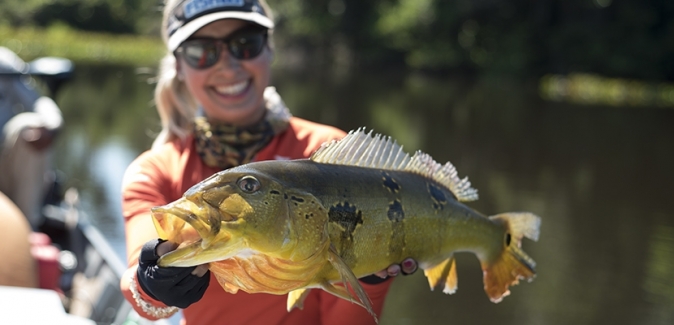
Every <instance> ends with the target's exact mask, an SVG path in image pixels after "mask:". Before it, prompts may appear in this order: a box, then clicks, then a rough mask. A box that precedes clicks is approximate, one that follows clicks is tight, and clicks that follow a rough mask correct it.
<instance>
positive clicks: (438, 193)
mask: <svg viewBox="0 0 674 325" xmlns="http://www.w3.org/2000/svg"><path fill="white" fill-rule="evenodd" d="M428 193H429V194H430V195H431V200H433V208H434V209H436V210H442V208H443V207H444V205H445V204H447V197H446V196H445V193H444V192H443V191H442V190H441V189H440V188H439V187H437V186H435V185H433V184H431V183H428Z"/></svg>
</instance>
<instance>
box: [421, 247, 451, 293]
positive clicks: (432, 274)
mask: <svg viewBox="0 0 674 325" xmlns="http://www.w3.org/2000/svg"><path fill="white" fill-rule="evenodd" d="M424 274H425V275H426V278H428V284H429V285H430V286H431V290H433V289H435V288H436V287H437V286H438V285H440V284H441V283H442V284H444V288H443V289H442V292H444V293H446V294H452V293H454V292H456V288H457V284H458V281H457V277H456V260H455V259H454V256H453V255H452V256H451V257H450V258H448V259H446V260H444V261H442V262H440V264H438V265H436V266H434V267H432V268H429V269H428V270H424Z"/></svg>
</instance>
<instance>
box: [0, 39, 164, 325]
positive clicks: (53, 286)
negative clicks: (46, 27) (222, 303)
mask: <svg viewBox="0 0 674 325" xmlns="http://www.w3.org/2000/svg"><path fill="white" fill-rule="evenodd" d="M6 52H7V51H6V50H5V53H6ZM10 54H12V53H10ZM9 56H11V59H14V58H16V56H15V55H9ZM0 59H3V58H1V57H0ZM6 66H8V67H10V68H8V69H5V70H2V71H0V78H25V77H36V78H37V79H39V80H40V81H42V82H43V83H44V84H45V85H46V86H47V88H48V90H49V92H50V94H49V96H50V97H52V98H53V97H55V95H56V92H57V91H58V90H59V88H60V87H61V86H62V85H63V83H65V82H67V81H68V80H69V79H70V78H71V77H72V75H73V70H74V67H73V64H72V62H70V60H67V59H64V58H55V57H45V58H39V59H37V60H35V61H32V62H29V63H27V64H25V68H23V69H21V70H19V69H11V67H12V64H11V62H10V64H8V65H6ZM10 104H11V103H10ZM62 183H63V182H62V181H60V180H59V178H58V177H52V179H51V186H50V187H49V190H48V193H47V195H46V197H45V198H44V200H43V202H42V203H41V206H40V208H41V211H42V213H41V216H42V219H41V220H40V223H39V226H37V227H35V226H34V227H33V229H29V228H30V227H28V226H27V228H26V229H25V230H26V233H29V237H30V243H31V247H30V251H31V253H30V255H32V256H31V257H26V256H25V254H23V253H21V254H23V255H17V256H23V258H24V260H26V261H29V263H26V264H25V265H28V266H30V268H31V270H30V271H31V272H30V273H31V274H32V265H33V264H30V259H31V258H33V259H34V260H35V262H36V269H37V270H36V272H37V277H38V278H39V280H38V283H37V285H35V284H34V283H33V284H30V285H26V286H20V285H18V284H17V283H12V282H11V281H9V283H5V284H4V285H0V310H2V316H0V323H2V324H47V323H48V324H99V325H107V324H120V325H122V324H124V325H131V324H138V325H150V324H154V325H168V324H172V323H175V321H176V320H177V319H176V318H172V319H171V320H158V321H149V320H147V319H144V318H142V317H140V316H139V315H138V313H136V312H135V310H134V309H133V308H132V306H131V304H130V303H129V302H128V301H127V300H126V299H125V298H124V296H123V295H122V292H121V290H120V279H121V277H122V275H123V273H124V271H125V270H126V263H125V262H124V261H123V260H122V257H121V256H119V255H118V253H116V252H115V251H114V249H113V248H112V246H111V245H110V243H109V241H108V240H107V239H106V238H105V237H104V236H103V235H102V234H101V232H100V231H99V230H98V229H97V228H96V227H95V226H93V225H92V224H91V223H90V222H89V219H88V217H87V216H86V214H85V213H84V212H83V211H82V210H81V209H80V208H79V194H78V190H77V189H76V188H69V189H67V190H66V191H62V190H61V184H62ZM2 196H3V197H4V198H6V196H5V195H4V194H3V195H2ZM12 206H13V205H12ZM10 207H11V206H10ZM16 211H17V212H16V213H14V214H13V215H14V216H17V215H18V216H20V217H21V218H18V219H14V220H20V221H23V219H25V217H24V216H23V214H22V213H20V212H19V211H18V208H17V209H16ZM5 212H6V211H5ZM6 213H8V214H10V212H6ZM9 229H13V228H9ZM10 231H11V230H10ZM31 231H32V233H31ZM21 236H23V234H22V235H21ZM9 249H10V252H11V249H12V247H10V248H9ZM15 251H17V252H20V251H19V250H16V249H15ZM10 265H11V264H10ZM18 272H21V271H18V270H17V271H14V270H9V273H8V274H17V273H18ZM26 278H29V279H31V282H35V281H33V280H34V277H32V276H26ZM15 284H16V285H15ZM34 286H37V288H35V287H34Z"/></svg>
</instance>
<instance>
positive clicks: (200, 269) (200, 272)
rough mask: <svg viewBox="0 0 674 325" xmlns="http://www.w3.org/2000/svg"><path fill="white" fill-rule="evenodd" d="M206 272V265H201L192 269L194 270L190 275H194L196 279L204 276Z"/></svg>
mask: <svg viewBox="0 0 674 325" xmlns="http://www.w3.org/2000/svg"><path fill="white" fill-rule="evenodd" d="M206 272H208V265H206V264H201V265H198V266H197V267H196V268H194V270H193V271H192V274H193V275H196V276H198V277H202V276H204V274H206Z"/></svg>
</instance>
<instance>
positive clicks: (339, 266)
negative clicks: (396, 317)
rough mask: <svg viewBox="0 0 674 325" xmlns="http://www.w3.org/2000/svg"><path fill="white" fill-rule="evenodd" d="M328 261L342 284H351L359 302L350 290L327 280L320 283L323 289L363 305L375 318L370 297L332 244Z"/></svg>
mask: <svg viewBox="0 0 674 325" xmlns="http://www.w3.org/2000/svg"><path fill="white" fill-rule="evenodd" d="M328 261H330V264H332V266H333V267H334V268H335V269H336V270H337V272H338V273H339V275H340V276H341V278H342V283H344V286H345V287H346V286H347V285H349V286H351V289H353V291H354V292H355V293H356V296H358V300H360V302H358V301H356V300H354V299H353V297H352V295H351V292H349V291H348V290H346V289H345V288H342V287H335V286H334V285H332V284H330V283H328V282H324V283H323V284H322V285H321V286H322V287H323V289H324V290H325V291H327V292H329V293H332V294H333V295H335V296H337V297H340V298H343V299H346V300H349V301H351V302H354V303H356V304H358V305H361V306H363V308H365V309H367V311H368V312H369V313H370V314H371V315H372V316H374V317H375V320H376V319H377V316H376V315H375V313H374V310H373V309H372V303H371V302H370V298H369V297H368V296H367V293H366V292H365V289H363V286H361V285H360V282H358V278H356V275H354V274H353V271H351V268H349V266H348V265H346V263H344V260H342V258H341V257H340V256H339V255H338V254H337V250H336V249H335V247H334V246H332V245H330V248H329V251H328Z"/></svg>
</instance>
